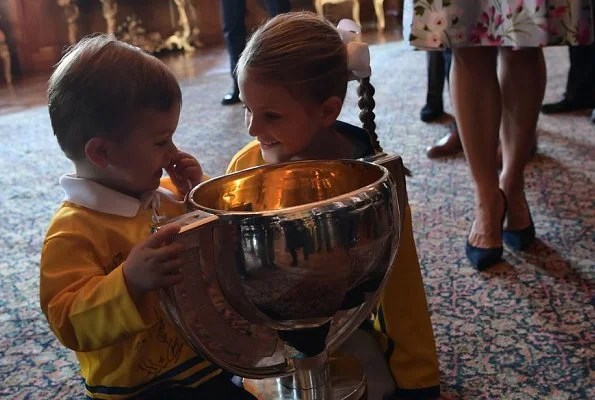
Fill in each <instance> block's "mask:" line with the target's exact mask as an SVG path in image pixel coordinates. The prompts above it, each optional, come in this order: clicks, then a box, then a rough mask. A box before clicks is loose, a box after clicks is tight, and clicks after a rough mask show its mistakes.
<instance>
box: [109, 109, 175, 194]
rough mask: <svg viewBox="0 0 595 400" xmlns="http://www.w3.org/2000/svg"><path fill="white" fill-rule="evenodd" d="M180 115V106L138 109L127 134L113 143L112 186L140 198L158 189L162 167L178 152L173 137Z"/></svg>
mask: <svg viewBox="0 0 595 400" xmlns="http://www.w3.org/2000/svg"><path fill="white" fill-rule="evenodd" d="M179 117H180V106H179V105H174V106H173V107H172V108H171V110H169V111H156V110H152V109H147V110H143V111H141V112H139V113H138V114H137V115H136V118H137V121H138V122H137V123H136V124H135V126H134V128H133V129H132V131H131V132H130V133H129V135H128V137H127V138H126V139H125V140H123V141H121V142H118V143H114V142H112V144H111V146H110V147H111V149H110V158H109V164H110V165H109V166H108V168H107V170H108V171H107V172H108V175H109V176H110V177H109V179H110V182H107V183H108V184H109V186H110V187H112V188H113V189H116V190H118V191H121V192H124V193H128V194H131V195H133V196H137V197H138V196H140V195H142V194H143V193H146V192H148V191H151V190H155V189H157V188H158V187H159V182H160V178H161V175H162V174H163V169H164V168H165V167H166V166H168V165H169V164H170V163H171V162H172V157H173V156H174V155H175V154H176V153H177V151H178V149H177V148H176V146H175V145H174V144H173V141H172V136H173V134H174V132H175V130H176V128H177V126H178V119H179Z"/></svg>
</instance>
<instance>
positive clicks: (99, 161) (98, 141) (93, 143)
mask: <svg viewBox="0 0 595 400" xmlns="http://www.w3.org/2000/svg"><path fill="white" fill-rule="evenodd" d="M108 153H109V143H108V142H107V141H106V140H105V139H103V138H100V137H97V136H96V137H94V138H91V139H89V141H88V142H87V144H86V145H85V155H86V156H87V159H88V160H89V161H91V162H92V163H93V165H95V166H96V167H99V168H105V167H107V166H108V165H109V155H108Z"/></svg>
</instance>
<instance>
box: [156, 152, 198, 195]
mask: <svg viewBox="0 0 595 400" xmlns="http://www.w3.org/2000/svg"><path fill="white" fill-rule="evenodd" d="M165 170H166V171H167V174H168V175H169V177H170V178H171V181H172V182H173V184H174V185H175V186H176V188H177V189H178V191H180V193H182V194H184V195H186V194H187V193H188V192H189V191H190V189H192V188H193V187H194V186H196V185H198V184H199V183H201V182H203V181H204V180H206V176H205V175H204V174H203V172H202V168H201V166H200V164H199V162H198V160H197V159H196V158H194V157H193V156H191V155H190V154H188V153H184V152H183V151H178V153H177V154H176V155H175V156H174V158H173V160H172V162H171V164H170V165H169V166H168V167H167V168H166V169H165Z"/></svg>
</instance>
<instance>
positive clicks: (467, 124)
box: [450, 47, 504, 248]
mask: <svg viewBox="0 0 595 400" xmlns="http://www.w3.org/2000/svg"><path fill="white" fill-rule="evenodd" d="M497 54H498V53H497V49H496V48H489V47H471V48H458V49H454V51H453V65H452V70H451V75H450V92H451V97H452V103H453V107H454V111H455V117H456V121H457V125H458V128H459V135H460V136H461V140H462V142H463V149H464V151H465V156H466V158H467V162H468V164H469V169H470V171H471V177H472V179H473V182H474V184H475V221H474V222H473V225H472V227H471V232H470V235H469V238H468V240H469V243H470V244H471V245H472V246H475V247H481V248H494V247H500V246H502V234H501V229H502V224H501V221H502V216H503V212H504V199H503V198H502V196H501V195H500V192H499V190H498V166H497V160H496V149H497V147H498V132H499V130H500V119H501V99H500V86H499V84H498V73H497Z"/></svg>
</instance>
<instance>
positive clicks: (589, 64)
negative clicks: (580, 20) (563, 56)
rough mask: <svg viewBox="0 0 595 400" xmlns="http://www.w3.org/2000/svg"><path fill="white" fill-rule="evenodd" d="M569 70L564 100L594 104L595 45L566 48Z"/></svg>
mask: <svg viewBox="0 0 595 400" xmlns="http://www.w3.org/2000/svg"><path fill="white" fill-rule="evenodd" d="M568 53H570V70H569V71H568V80H567V82H566V95H565V96H566V98H567V99H568V100H570V101H576V102H579V103H580V102H587V103H589V102H595V43H594V44H590V45H588V46H574V47H569V48H568Z"/></svg>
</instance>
